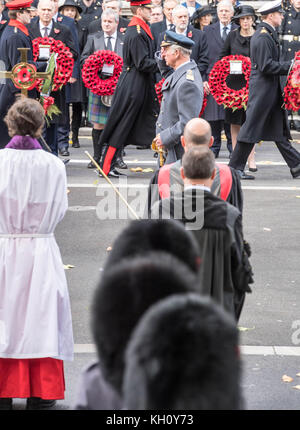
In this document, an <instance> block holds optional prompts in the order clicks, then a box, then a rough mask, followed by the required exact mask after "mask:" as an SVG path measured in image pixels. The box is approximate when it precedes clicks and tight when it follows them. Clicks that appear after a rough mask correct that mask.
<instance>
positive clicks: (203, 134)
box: [182, 118, 213, 149]
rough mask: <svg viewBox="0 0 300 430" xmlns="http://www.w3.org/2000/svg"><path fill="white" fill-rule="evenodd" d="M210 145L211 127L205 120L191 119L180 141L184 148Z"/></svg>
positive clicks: (211, 139) (211, 141)
mask: <svg viewBox="0 0 300 430" xmlns="http://www.w3.org/2000/svg"><path fill="white" fill-rule="evenodd" d="M212 143H213V138H212V135H211V127H210V124H209V123H208V122H207V121H205V119H202V118H193V119H191V120H190V121H189V122H188V123H187V124H186V126H185V128H184V132H183V139H182V144H183V146H184V148H186V147H190V146H194V145H206V146H211V145H212ZM186 149H188V148H186Z"/></svg>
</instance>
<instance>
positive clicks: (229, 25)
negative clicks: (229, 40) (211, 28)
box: [220, 22, 231, 31]
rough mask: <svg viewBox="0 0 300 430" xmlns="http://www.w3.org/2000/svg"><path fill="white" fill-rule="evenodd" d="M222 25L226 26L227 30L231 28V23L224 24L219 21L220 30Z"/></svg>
mask: <svg viewBox="0 0 300 430" xmlns="http://www.w3.org/2000/svg"><path fill="white" fill-rule="evenodd" d="M224 27H227V28H228V30H230V29H231V23H229V24H227V25H224V24H222V23H221V22H220V29H221V31H222V30H223V28H224Z"/></svg>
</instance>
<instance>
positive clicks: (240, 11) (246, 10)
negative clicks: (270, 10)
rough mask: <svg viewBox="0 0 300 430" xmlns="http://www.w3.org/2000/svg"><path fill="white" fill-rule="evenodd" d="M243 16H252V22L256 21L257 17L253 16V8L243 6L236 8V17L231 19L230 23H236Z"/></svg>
mask: <svg viewBox="0 0 300 430" xmlns="http://www.w3.org/2000/svg"><path fill="white" fill-rule="evenodd" d="M244 16H253V18H254V20H255V21H256V20H257V15H256V14H255V10H254V8H253V7H252V6H248V5H243V6H239V7H238V8H237V10H236V15H234V16H233V17H232V18H231V21H238V20H239V19H240V18H243V17H244Z"/></svg>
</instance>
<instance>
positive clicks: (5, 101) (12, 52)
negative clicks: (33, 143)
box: [0, 25, 43, 148]
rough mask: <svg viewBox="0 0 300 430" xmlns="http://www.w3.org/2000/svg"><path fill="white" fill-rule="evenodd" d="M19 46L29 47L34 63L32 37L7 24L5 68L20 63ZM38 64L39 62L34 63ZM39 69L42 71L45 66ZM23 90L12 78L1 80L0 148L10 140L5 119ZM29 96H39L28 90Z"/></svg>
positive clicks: (0, 52) (1, 54) (1, 48)
mask: <svg viewBox="0 0 300 430" xmlns="http://www.w3.org/2000/svg"><path fill="white" fill-rule="evenodd" d="M18 48H29V50H28V53H27V61H28V62H29V63H33V55H32V44H31V39H30V37H29V36H27V35H26V34H25V33H24V32H23V31H22V30H20V29H19V28H17V27H14V26H11V25H7V26H6V27H5V29H4V30H3V33H2V37H1V42H0V60H1V61H2V62H3V63H2V64H3V68H4V69H5V70H7V71H11V70H12V68H13V66H15V65H16V64H18V63H20V61H21V56H20V51H18ZM34 64H35V65H36V66H38V64H36V63H34ZM37 69H38V70H40V71H42V70H43V66H42V67H41V68H40V67H39V66H38V67H37ZM20 92H21V90H19V89H18V88H16V87H15V86H14V84H13V83H12V81H11V80H10V79H4V80H3V81H2V80H1V84H0V136H1V139H0V148H4V147H5V145H6V144H7V143H8V142H9V141H10V139H11V138H10V137H9V135H8V130H7V127H6V124H5V123H4V121H3V119H4V117H5V115H6V113H7V111H8V109H9V108H10V107H11V105H12V104H13V103H14V102H15V100H16V95H17V94H19V93H20ZM28 97H32V98H35V97H37V91H36V90H32V91H29V92H28Z"/></svg>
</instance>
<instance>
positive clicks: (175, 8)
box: [172, 4, 189, 17]
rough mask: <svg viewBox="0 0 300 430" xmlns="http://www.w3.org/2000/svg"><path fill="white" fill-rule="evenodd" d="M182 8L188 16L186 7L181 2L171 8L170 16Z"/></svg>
mask: <svg viewBox="0 0 300 430" xmlns="http://www.w3.org/2000/svg"><path fill="white" fill-rule="evenodd" d="M182 9H184V10H185V11H186V12H187V14H188V16H189V11H188V9H187V8H186V7H185V6H183V5H182V4H179V5H177V6H175V7H174V9H173V10H172V17H174V16H175V15H176V13H177V12H178V11H180V10H182Z"/></svg>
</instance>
